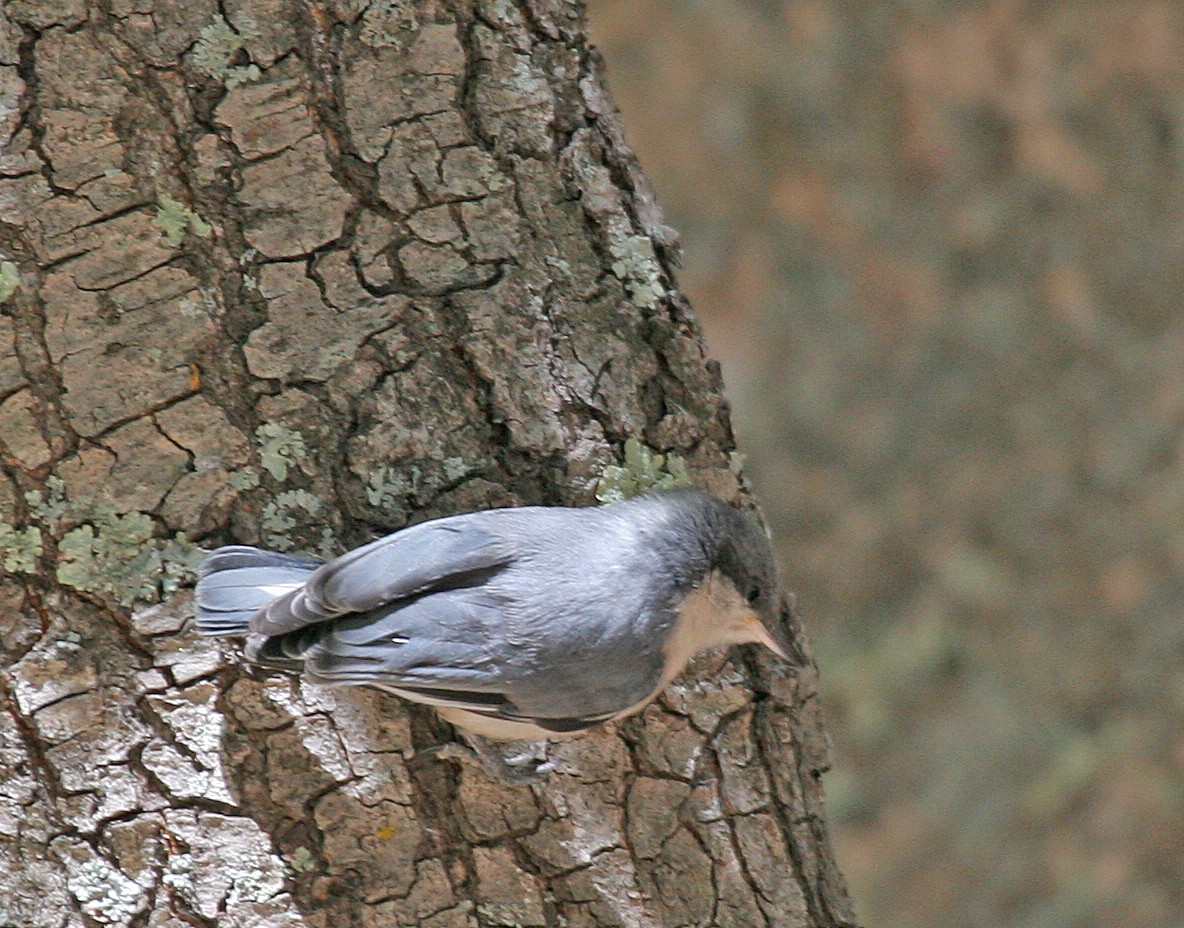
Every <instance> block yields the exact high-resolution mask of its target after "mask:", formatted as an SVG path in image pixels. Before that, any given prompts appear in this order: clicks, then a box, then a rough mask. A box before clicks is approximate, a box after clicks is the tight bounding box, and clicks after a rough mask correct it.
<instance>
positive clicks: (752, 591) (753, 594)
mask: <svg viewBox="0 0 1184 928" xmlns="http://www.w3.org/2000/svg"><path fill="white" fill-rule="evenodd" d="M760 598H761V588H760V587H759V586H754V587H749V590H748V595H747V596H746V597H745V599H747V600H748V605H750V606H755V605H756V603H757V600H759V599H760Z"/></svg>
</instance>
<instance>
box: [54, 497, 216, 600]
mask: <svg viewBox="0 0 1184 928" xmlns="http://www.w3.org/2000/svg"><path fill="white" fill-rule="evenodd" d="M96 508H97V510H98V511H97V512H96V514H95V516H94V521H93V524H87V525H81V526H79V527H78V528H76V529H72V530H71V531H69V532H67V533H66V534H65V535H63V536H62V540H61V541H60V542H58V569H57V579H58V582H59V583H62V584H63V585H65V586H69V587H73V588H74V589H76V590H82V591H84V592H88V593H98V594H100V595H104V596H110V597H112V598H114V599H116V600H117V601H118V602H119V603H121V604H122V605H125V606H130V605H131V604H132V603H133V602H137V601H142V602H152V601H155V600H157V599H159V598H161V597H162V596H168V595H171V594H172V593H175V592H176V591H177V590H178V589H180V587H181V586H182V585H183V584H185V583H187V582H190V581H191V580H193V579H194V578H195V577H196V576H197V567H198V565H199V564H200V563H201V560H202V558H203V557H204V555H205V552H204V551H203V550H202V549H201V548H198V547H197V546H196V545H194V544H193V543H192V542H190V541H188V540H187V539H186V538H185V536H184V535H181V534H179V533H178V534H177V535H176V536H174V537H173V538H157V537H155V524H154V523H153V521H152V519H151V517H150V516H148V515H147V514H146V513H143V512H123V513H121V512H115V511H113V510H111V509H109V508H105V507H96Z"/></svg>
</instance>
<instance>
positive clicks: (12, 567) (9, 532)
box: [0, 522, 44, 574]
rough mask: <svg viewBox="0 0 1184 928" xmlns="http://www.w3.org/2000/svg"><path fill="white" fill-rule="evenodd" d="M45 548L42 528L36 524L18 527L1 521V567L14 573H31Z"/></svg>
mask: <svg viewBox="0 0 1184 928" xmlns="http://www.w3.org/2000/svg"><path fill="white" fill-rule="evenodd" d="M42 551H44V548H43V547H42V544H41V529H39V528H38V527H37V526H35V525H30V526H28V527H27V528H16V527H15V526H12V525H9V524H8V523H7V522H0V567H3V568H4V570H5V571H7V572H8V573H13V574H31V573H33V572H34V571H35V570H36V568H37V558H39V557H40V556H41V553H42Z"/></svg>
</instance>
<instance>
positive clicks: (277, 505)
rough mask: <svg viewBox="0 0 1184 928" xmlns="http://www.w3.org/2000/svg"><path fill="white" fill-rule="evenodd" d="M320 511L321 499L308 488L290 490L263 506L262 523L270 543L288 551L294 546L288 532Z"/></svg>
mask: <svg viewBox="0 0 1184 928" xmlns="http://www.w3.org/2000/svg"><path fill="white" fill-rule="evenodd" d="M320 512H321V501H320V500H319V499H317V498H316V497H315V496H313V495H312V494H311V493H309V492H308V491H307V490H288V491H287V492H284V493H281V494H279V495H278V496H277V497H276V498H275V499H273V500H272V501H271V502H269V503H268V504H267V505H266V506H264V507H263V515H262V518H261V519H260V525H261V527H262V528H263V532H264V536H265V538H266V539H267V542H268V544H270V545H272V546H273V547H276V548H280V549H281V550H285V551H286V550H288V548H290V547H291V546H292V544H291V542H290V541H289V539H288V537H287V534H288V532H289V531H291V530H292V529H294V528H296V526H297V525H299V524H300V523H301V522H305V521H308V520H307V519H306V518H304V517H305V516H317V515H319V514H320Z"/></svg>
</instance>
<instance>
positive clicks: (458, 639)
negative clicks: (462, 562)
mask: <svg viewBox="0 0 1184 928" xmlns="http://www.w3.org/2000/svg"><path fill="white" fill-rule="evenodd" d="M503 607H504V603H503V602H502V601H501V600H500V599H499V598H498V597H497V596H496V595H494V594H492V593H490V592H489V591H487V590H485V589H483V588H481V587H460V588H456V589H447V590H440V591H437V592H429V593H425V594H422V595H420V596H416V597H413V598H410V599H404V600H399V601H397V602H395V603H392V604H388V605H385V606H379V607H377V608H375V609H371V610H369V611H367V612H358V613H349V614H346V615H342V616H339V617H336V618H330V619H328V620H326V621H323V622H321V623H319V624H316V625H309V626H306V627H304V628H302V629H298V630H296V631H293V632H289V633H287V634H285V635H280V636H276V637H271V638H258V637H256V638H253V639H252V640H251V641H250V642H249V643H248V656H249V657H251V658H252V659H258V660H263V661H269V660H276V659H284V658H291V659H297V660H301V661H303V662H304V672H305V674H306V675H307V676H308V677H309V678H310V679H311V680H313V681H314V682H317V683H323V684H328V685H337V686H341V685H372V686H379V687H382V688H383V689H388V690H392V691H394V692H396V693H399V694H400V695H403V696H406V697H408V698H410V699H413V700H416V701H418V702H424V703H428V704H430V705H431V704H435V705H450V706H457V707H460V708H467V709H471V710H473V711H480V712H486V713H495V714H496V713H499V712H500V711H501V710H502V708H503V707H504V706H507V705H509V704H510V703H511V699H510V696H509V695H508V692H507V691H508V688H509V686H508V681H507V679H506V675H505V671H506V669H507V668H506V662H505V660H504V654H502V653H501V652H502V651H503V650H504V641H505V637H506V633H505V616H504V611H503ZM499 656H500V659H499Z"/></svg>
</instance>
